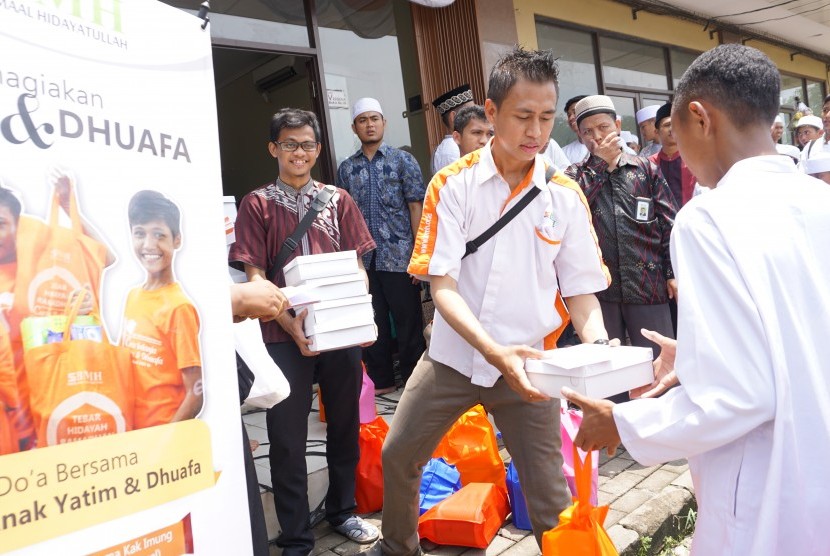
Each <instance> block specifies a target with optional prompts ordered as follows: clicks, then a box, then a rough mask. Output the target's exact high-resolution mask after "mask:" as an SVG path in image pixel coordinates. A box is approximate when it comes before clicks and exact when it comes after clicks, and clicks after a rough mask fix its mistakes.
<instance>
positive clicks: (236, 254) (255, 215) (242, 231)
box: [228, 181, 375, 343]
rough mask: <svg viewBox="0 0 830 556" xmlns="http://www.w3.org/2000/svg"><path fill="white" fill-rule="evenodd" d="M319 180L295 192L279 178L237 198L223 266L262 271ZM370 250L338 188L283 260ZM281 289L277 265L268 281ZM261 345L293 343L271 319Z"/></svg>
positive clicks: (361, 223) (368, 240)
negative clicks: (233, 234)
mask: <svg viewBox="0 0 830 556" xmlns="http://www.w3.org/2000/svg"><path fill="white" fill-rule="evenodd" d="M322 188H323V184H320V183H317V182H313V181H312V182H309V183H308V185H306V186H304V187H303V188H302V189H300V190H299V191H297V190H295V189H293V188H291V187H289V186H287V185H285V184H283V183H280V182H275V183H270V184H268V185H265V186H263V187H260V188H259V189H255V190H253V191H251V192H250V193H248V194H247V195H245V197H243V198H242V203H241V204H240V205H239V214H238V215H237V217H236V225H235V231H236V242H235V243H234V244H232V245H231V250H230V253H229V254H228V262H229V264H230V265H231V266H232V267H234V268H237V269H239V270H242V271H244V270H245V267H244V265H246V264H247V265H250V266H255V267H257V268H260V269H262V270H264V271H265V272H266V274H267V273H268V270H269V269H270V268H271V266H272V265H273V264H274V262H275V261H276V259H277V253H279V250H280V247H281V246H282V244H283V242H284V241H285V240H286V238H288V236H290V235H291V233H292V232H293V231H294V230H295V229H296V227H297V225H298V224H299V223H300V220H301V219H302V217H303V216H305V214H306V212H308V207H309V206H310V205H311V201H312V200H313V199H314V196H315V195H317V192H318V191H319V190H320V189H322ZM374 248H375V242H374V240H373V239H372V235H371V234H370V233H369V229H368V228H367V227H366V222H365V221H364V220H363V215H362V214H361V213H360V210H359V209H358V208H357V205H356V204H355V202H354V200H353V199H352V198H351V197H350V196H349V194H348V193H347V192H346V191H344V190H343V189H340V188H339V187H338V188H337V194H336V195H335V196H334V197H333V198H332V200H331V201H330V202H329V204H328V205H327V206H326V208H325V209H323V212H321V213H320V214H319V215H318V216H317V218H316V219H315V220H314V223H313V224H312V226H311V227H310V228H309V229H308V232H307V233H306V234H305V236H304V237H303V239H302V241H301V242H300V245H299V246H297V249H295V250H294V252H293V253H292V254H291V255H290V256H289V257H288V260H286V262H285V264H288V263H289V262H291V261H292V260H293V259H294V258H295V257H297V256H299V255H318V254H320V253H334V252H337V251H351V250H354V251H357V256H358V257H361V256H362V255H364V254H365V253H367V252H369V251H371V250H372V249H374ZM273 282H274V284H276V285H277V286H278V287H285V276H284V274H283V271H282V269H279V270H278V271H277V272H276V274H275V276H274V280H273ZM261 326H262V339H263V341H265V343H276V342H293V341H294V340H293V338H291V335H290V334H288V333H287V332H286V331H285V330H283V329H282V327H281V326H280V325H279V324H277V322H276V321H269V322H262V323H261Z"/></svg>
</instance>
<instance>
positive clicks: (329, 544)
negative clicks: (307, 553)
mask: <svg viewBox="0 0 830 556" xmlns="http://www.w3.org/2000/svg"><path fill="white" fill-rule="evenodd" d="M314 536H315V537H316V536H317V535H316V534H315V535H314ZM345 542H347V541H346V539H345V538H343V536H342V535H338V534H337V533H334V532H332V531H331V529H329V534H328V535H325V536H323V537H320V538H317V539H316V540H315V541H314V549H313V550H312V551H311V556H318V555H319V554H322V553H323V552H326V551H329V550H333V549H334V547H336V546H339V545H341V544H343V543H345Z"/></svg>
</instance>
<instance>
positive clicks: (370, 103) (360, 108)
mask: <svg viewBox="0 0 830 556" xmlns="http://www.w3.org/2000/svg"><path fill="white" fill-rule="evenodd" d="M364 112H377V113H378V114H380V115H381V116H383V109H382V108H381V107H380V103H379V102H378V101H377V100H376V99H373V98H370V97H364V98H359V99H357V100H356V101H355V103H354V106H352V121H354V119H355V118H357V117H358V116H360V115H361V114H363V113H364Z"/></svg>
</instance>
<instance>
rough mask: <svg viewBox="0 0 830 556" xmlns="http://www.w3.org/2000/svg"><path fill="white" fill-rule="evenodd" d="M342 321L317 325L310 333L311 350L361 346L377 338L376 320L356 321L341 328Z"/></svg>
mask: <svg viewBox="0 0 830 556" xmlns="http://www.w3.org/2000/svg"><path fill="white" fill-rule="evenodd" d="M341 326H342V323H333V324H324V325H320V326H317V327H316V328H315V329H314V330H312V331H311V332H312V333H311V334H308V339H309V340H311V345H310V346H309V349H310V350H311V351H331V350H333V349H342V348H346V347H351V346H359V345H360V344H365V343H367V342H374V341H375V340H377V338H378V335H377V329H376V328H375V320H374V318H372V319H371V320H370V321H369V322H363V323H360V322H354V323H352V326H349V327H347V328H341Z"/></svg>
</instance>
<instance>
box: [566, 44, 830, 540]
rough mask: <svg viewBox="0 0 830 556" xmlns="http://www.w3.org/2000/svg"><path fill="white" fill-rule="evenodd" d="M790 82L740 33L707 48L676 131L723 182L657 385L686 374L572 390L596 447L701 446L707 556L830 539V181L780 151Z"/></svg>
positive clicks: (661, 449)
mask: <svg viewBox="0 0 830 556" xmlns="http://www.w3.org/2000/svg"><path fill="white" fill-rule="evenodd" d="M779 87H780V76H779V73H778V70H777V69H776V68H775V65H774V64H773V63H772V62H771V61H770V60H769V59H768V58H767V57H766V56H765V55H764V54H762V53H761V52H759V51H757V50H755V49H752V48H749V47H744V46H741V45H738V44H725V45H721V46H718V47H717V48H715V49H713V50H710V51H709V52H706V53H704V54H703V55H701V56H700V57H699V58H698V59H697V60H696V61H695V62H694V63H693V64H692V65H691V66H690V67H689V69H688V70H687V71H686V73H685V74H684V76H683V79H682V80H681V83H680V84H679V85H678V87H677V91H676V94H675V98H674V107H673V111H672V128H673V134H674V136H675V137H676V138H677V142H678V146H679V147H680V151H681V153H682V155H683V159H684V161H686V163H687V164H688V166H689V168H690V169H691V170H692V172H693V173H694V174H695V176H697V177H698V179H699V181H700V182H701V183H703V184H707V185H710V186H712V185H716V188H715V189H714V190H713V191H712V192H711V193H708V194H706V195H703V196H700V197H696V198H694V199H692V200H691V201H690V202H689V203H688V204H687V205H686V206H685V207H684V208H683V209H682V210H681V211H680V212H679V213H678V215H677V219H676V221H675V226H674V230H673V233H672V258H673V261H674V268H675V271H676V272H677V279H678V282H679V285H680V291H681V294H680V296H679V324H678V338H677V342H676V360H675V361H674V363H676V364H675V365H672V363H673V361H672V359H673V357H672V355H673V354H672V351H673V350H672V349H666V348H671V347H673V346H672V345H671V344H672V342H671V341H670V340H668V339H659V340H660V343H662V345H664V349H663V352H662V355H661V357H660V358H659V359H658V361H656V362H655V371H656V378H655V384H653V385H652V387H653V389H652V390H651V391H650V392H648V393H647V395H653V394H655V393H659V392H660V391H662V390H664V389H665V388H666V386H669V385H672V384H673V383H676V382H677V381H678V380H679V383H680V386H678V387H676V388H673V389H672V390H669V391H668V392H667V393H665V394H664V395H663V396H662V397H659V398H655V399H640V400H634V401H631V402H628V403H624V404H619V405H614V404H611V403H610V402H607V401H604V400H590V399H588V398H585V397H583V396H581V395H579V394H576V393H575V392H572V391H570V390H568V389H563V394H565V395H566V397H567V398H568V399H570V400H571V401H573V402H575V403H577V404H578V405H580V406H581V407H582V408H583V409H584V411H585V415H584V420H583V424H582V427H581V429H580V431H579V434H578V436H577V438H576V444H577V445H578V446H579V447H581V448H582V449H597V448H608V449H609V450H613V449H615V448H616V446H617V445H618V444H619V443H620V442H622V443H623V444H624V445H625V447H626V449H627V450H628V451H629V453H630V454H631V455H632V457H634V458H635V459H636V460H637V461H638V462H640V463H641V464H643V465H654V464H657V463H660V462H665V461H669V460H674V459H677V458H682V457H687V458H689V467H690V469H691V472H692V480H693V482H694V487H695V494H696V496H697V502H698V509H699V513H698V519H697V525H696V531H695V537H694V541H693V543H692V553H693V554H695V555H700V556H717V555H734V556H746V555H753V556H759V555H761V556H763V555H786V556H796V555H798V556H806V555H820V554H821V555H824V554H828V550H830V549H828V543H827V534H826V530H827V524H826V521H827V517H828V516H830V472H828V470H827V465H828V462H830V371H828V364H830V363H828V362H830V340H828V332H830V288H828V287H827V276H828V275H830V258H828V256H827V253H830V188H828V187H827V185H826V184H824V183H822V182H820V181H818V180H815V179H813V178H810V177H808V176H805V175H804V174H802V173H800V172H799V171H798V170H797V169H796V168H795V166H794V165H793V164H792V162H790V161H789V160H788V159H787V158H786V157H784V156H781V155H777V154H776V152H775V146H774V144H773V142H772V139H771V137H770V134H769V132H768V130H769V126H770V124H771V122H772V120H773V118H774V117H775V114H776V112H777V111H778V101H779ZM735 122H741V123H742V127H741V128H738V127H736V125H735ZM672 366H674V370H673V371H671V369H672ZM669 371H671V372H669ZM667 373H668V374H667ZM675 373H676V378H675Z"/></svg>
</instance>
